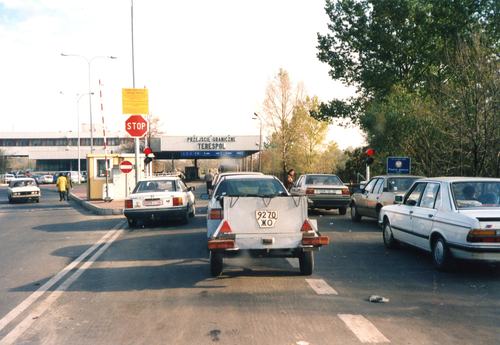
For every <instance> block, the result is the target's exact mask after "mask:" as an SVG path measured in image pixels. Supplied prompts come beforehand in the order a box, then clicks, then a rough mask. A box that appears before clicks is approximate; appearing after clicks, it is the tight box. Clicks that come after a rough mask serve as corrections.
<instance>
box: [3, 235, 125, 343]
mask: <svg viewBox="0 0 500 345" xmlns="http://www.w3.org/2000/svg"><path fill="white" fill-rule="evenodd" d="M123 232H124V230H116V231H115V232H114V234H113V236H112V237H111V239H109V240H108V241H107V242H106V243H105V244H104V245H103V246H102V247H101V248H99V250H98V251H97V252H95V254H94V255H92V257H91V258H90V259H89V260H87V261H86V262H84V263H83V264H82V265H81V266H80V267H79V268H78V269H77V270H76V271H75V272H74V273H73V274H72V275H71V276H70V277H69V278H68V279H66V280H65V281H64V282H63V283H62V284H61V285H60V286H59V287H58V288H57V290H56V291H54V292H52V293H51V294H50V295H49V296H48V297H47V298H46V299H45V300H43V301H42V302H40V304H39V305H38V306H37V307H36V308H34V309H33V311H32V312H31V313H30V314H29V315H28V316H27V317H26V318H25V319H24V320H23V321H21V322H20V323H19V324H18V325H17V326H16V327H15V328H14V329H13V330H12V331H10V332H9V333H8V334H7V335H6V336H5V337H4V338H3V339H2V340H0V345H11V344H13V343H14V342H15V341H16V340H17V339H18V338H19V337H20V336H21V335H22V334H23V333H24V332H25V331H26V330H27V329H28V328H29V327H30V326H31V324H32V323H33V322H35V320H37V319H38V318H39V317H40V316H42V314H43V313H44V312H45V311H46V310H47V309H48V308H49V307H50V306H51V305H52V304H53V303H54V302H55V301H57V299H58V298H59V297H61V296H62V294H63V293H64V292H65V291H66V290H67V289H68V288H69V287H70V286H71V284H73V283H74V282H75V281H76V280H77V279H78V278H79V277H80V276H81V275H82V273H83V272H85V270H86V269H87V268H89V267H90V266H91V265H92V264H93V263H94V262H95V261H96V260H97V259H98V258H99V256H101V255H102V253H104V251H105V250H106V249H108V247H109V246H110V245H111V244H112V243H113V242H114V241H115V240H116V239H117V238H118V237H119V236H120V235H121V234H123Z"/></svg>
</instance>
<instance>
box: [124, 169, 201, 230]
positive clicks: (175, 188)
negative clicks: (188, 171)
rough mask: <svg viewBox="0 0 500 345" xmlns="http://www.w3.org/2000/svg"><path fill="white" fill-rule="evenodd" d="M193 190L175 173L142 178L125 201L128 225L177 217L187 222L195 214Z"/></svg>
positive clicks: (132, 225)
mask: <svg viewBox="0 0 500 345" xmlns="http://www.w3.org/2000/svg"><path fill="white" fill-rule="evenodd" d="M193 190H194V187H187V186H186V185H185V184H184V182H182V180H181V179H180V178H179V177H176V176H165V177H154V178H149V179H146V180H142V181H139V182H138V183H137V185H136V186H135V188H134V190H133V192H132V193H131V194H130V195H129V198H128V199H127V200H125V209H124V210H123V213H124V215H125V217H127V221H128V224H129V226H131V227H134V226H136V225H137V221H138V220H142V221H146V220H160V219H180V220H182V221H183V222H184V223H187V222H188V221H189V218H191V217H194V216H195V214H196V208H195V199H194V194H193V192H192V191H193Z"/></svg>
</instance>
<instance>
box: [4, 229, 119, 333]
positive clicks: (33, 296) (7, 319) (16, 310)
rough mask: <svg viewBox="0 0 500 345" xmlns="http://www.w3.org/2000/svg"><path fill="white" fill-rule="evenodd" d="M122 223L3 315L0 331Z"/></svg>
mask: <svg viewBox="0 0 500 345" xmlns="http://www.w3.org/2000/svg"><path fill="white" fill-rule="evenodd" d="M123 225H124V223H123V222H120V223H119V224H117V225H116V226H115V227H114V228H113V229H111V230H110V231H108V232H107V233H106V234H105V235H104V236H103V237H101V239H100V240H99V241H97V242H96V243H95V244H94V245H93V246H92V247H90V248H89V249H87V250H86V251H85V252H84V253H83V254H82V255H80V256H79V257H78V258H76V259H75V260H73V262H71V263H70V264H69V265H68V266H66V267H64V268H63V269H62V270H61V271H60V272H59V273H57V274H56V275H55V276H54V277H52V279H50V280H49V281H48V282H46V283H45V284H43V285H42V286H40V287H39V288H38V290H36V291H35V292H33V293H32V294H31V295H30V296H28V298H26V299H25V300H24V301H22V302H21V303H20V304H18V305H17V306H16V307H15V308H14V309H12V310H11V311H10V312H9V313H7V315H5V316H4V317H3V318H2V319H1V320H0V331H2V330H3V329H4V328H5V326H7V325H8V324H9V323H10V322H11V321H12V320H14V319H15V318H16V317H18V316H19V314H21V313H22V312H23V311H25V310H26V309H27V308H28V307H29V306H30V305H32V304H33V303H34V302H35V301H36V300H37V299H38V298H40V296H42V295H43V294H44V293H45V292H47V291H48V290H49V289H50V288H51V287H52V286H53V285H54V284H56V283H57V282H58V281H59V280H61V279H62V278H63V277H64V276H65V275H66V273H68V272H69V271H71V270H72V269H73V268H75V267H76V266H77V265H78V264H80V262H82V261H83V260H84V259H85V258H86V257H87V256H89V255H90V254H91V253H92V252H93V251H94V250H95V249H96V248H97V247H99V246H100V245H101V244H102V243H103V242H104V241H106V240H107V239H108V238H109V237H110V236H112V235H113V234H114V233H115V232H116V231H117V230H116V229H119V228H120V227H122V226H123Z"/></svg>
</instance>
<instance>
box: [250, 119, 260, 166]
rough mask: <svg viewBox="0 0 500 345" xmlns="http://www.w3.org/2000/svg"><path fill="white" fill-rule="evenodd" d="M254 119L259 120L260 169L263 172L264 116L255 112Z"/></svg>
mask: <svg viewBox="0 0 500 345" xmlns="http://www.w3.org/2000/svg"><path fill="white" fill-rule="evenodd" d="M253 115H254V116H255V117H252V119H253V120H257V119H258V120H259V123H260V125H259V171H260V172H262V118H261V117H260V116H259V114H257V113H253Z"/></svg>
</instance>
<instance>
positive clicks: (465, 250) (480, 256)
mask: <svg viewBox="0 0 500 345" xmlns="http://www.w3.org/2000/svg"><path fill="white" fill-rule="evenodd" d="M449 247H450V251H451V253H452V254H453V257H455V258H457V259H464V260H478V261H496V262H500V247H499V246H495V247H484V246H483V247H471V246H465V245H458V244H449Z"/></svg>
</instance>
